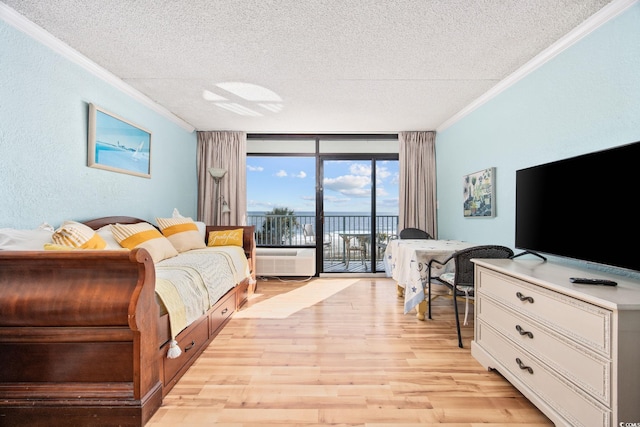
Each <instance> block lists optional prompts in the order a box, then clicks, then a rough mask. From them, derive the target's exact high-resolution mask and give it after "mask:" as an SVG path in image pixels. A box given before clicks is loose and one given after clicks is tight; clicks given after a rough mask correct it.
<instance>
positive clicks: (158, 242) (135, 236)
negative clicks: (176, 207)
mask: <svg viewBox="0 0 640 427" xmlns="http://www.w3.org/2000/svg"><path fill="white" fill-rule="evenodd" d="M111 232H112V233H113V237H114V238H115V239H116V241H117V242H118V243H119V244H120V246H122V247H123V248H127V249H135V248H144V249H146V250H147V251H149V254H150V255H151V259H153V262H160V261H162V260H163V259H167V258H171V257H174V256H176V255H178V252H177V251H176V248H174V247H173V245H172V244H171V242H169V240H168V239H167V238H166V237H164V236H163V235H162V234H161V233H160V232H159V231H158V230H157V229H156V228H155V227H154V226H153V225H151V224H149V223H146V222H140V223H138V224H112V225H111Z"/></svg>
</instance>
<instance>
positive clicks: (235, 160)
mask: <svg viewBox="0 0 640 427" xmlns="http://www.w3.org/2000/svg"><path fill="white" fill-rule="evenodd" d="M197 135H198V153H197V159H196V163H197V169H198V220H199V221H204V222H205V223H207V224H211V225H246V216H247V169H246V164H247V134H246V133H245V132H217V131H216V132H213V131H207V132H197ZM209 168H221V169H225V170H226V171H227V173H226V174H225V175H224V177H223V178H222V179H221V180H220V184H219V185H220V191H219V200H218V204H217V206H218V224H213V218H214V216H215V215H214V212H213V211H214V206H215V202H216V201H215V198H216V197H215V195H216V188H215V185H216V184H215V181H214V179H213V177H212V176H211V174H210V173H209ZM222 200H224V201H226V202H227V203H228V204H229V209H231V212H229V213H221V207H222Z"/></svg>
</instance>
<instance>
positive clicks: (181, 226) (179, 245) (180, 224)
mask: <svg viewBox="0 0 640 427" xmlns="http://www.w3.org/2000/svg"><path fill="white" fill-rule="evenodd" d="M156 222H157V223H158V226H159V227H160V231H162V234H163V235H164V236H165V237H166V238H167V239H169V241H170V242H171V244H172V245H173V247H174V248H176V250H177V251H178V252H185V251H189V250H191V249H202V248H206V247H207V245H205V244H204V239H203V238H202V237H201V235H200V232H199V231H198V226H197V225H196V223H195V222H193V220H192V219H191V218H156Z"/></svg>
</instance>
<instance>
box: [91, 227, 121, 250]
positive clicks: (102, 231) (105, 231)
mask: <svg viewBox="0 0 640 427" xmlns="http://www.w3.org/2000/svg"><path fill="white" fill-rule="evenodd" d="M96 233H98V235H99V236H100V237H102V239H103V240H104V241H105V242H107V247H106V248H105V249H109V250H115V249H127V248H123V247H122V246H120V243H118V241H117V240H116V239H115V237H113V233H112V232H111V224H109V225H105V226H104V227H100V228H99V229H98V230H97V231H96Z"/></svg>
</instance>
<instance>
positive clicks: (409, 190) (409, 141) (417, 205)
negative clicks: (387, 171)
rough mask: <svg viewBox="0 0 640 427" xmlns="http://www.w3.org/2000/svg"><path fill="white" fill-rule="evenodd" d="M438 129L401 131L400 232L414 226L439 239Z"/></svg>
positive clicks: (399, 137) (399, 136)
mask: <svg viewBox="0 0 640 427" xmlns="http://www.w3.org/2000/svg"><path fill="white" fill-rule="evenodd" d="M435 136H436V133H435V132H400V133H399V135H398V139H399V142H400V147H399V160H400V218H399V221H398V231H400V230H402V229H404V228H407V227H415V228H419V229H421V230H425V231H426V232H428V233H429V234H430V235H431V236H433V237H434V238H437V230H438V228H437V223H436V154H435V153H436V144H435V139H436V138H435Z"/></svg>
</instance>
